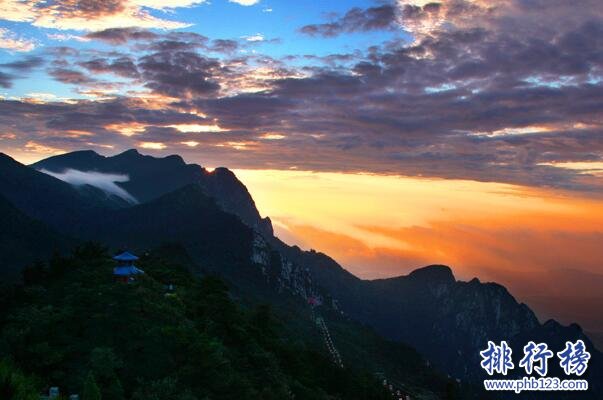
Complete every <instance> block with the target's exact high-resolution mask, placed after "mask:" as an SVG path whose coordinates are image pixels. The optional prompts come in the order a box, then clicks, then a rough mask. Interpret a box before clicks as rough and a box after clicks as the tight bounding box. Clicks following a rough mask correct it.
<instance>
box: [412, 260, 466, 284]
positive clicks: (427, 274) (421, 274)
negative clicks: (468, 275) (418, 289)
mask: <svg viewBox="0 0 603 400" xmlns="http://www.w3.org/2000/svg"><path fill="white" fill-rule="evenodd" d="M408 277H409V278H411V279H413V280H417V281H421V282H425V283H446V284H452V283H454V282H456V279H455V278H454V274H453V273H452V269H450V267H448V266H446V265H428V266H427V267H423V268H419V269H416V270H414V271H412V272H411V273H410V274H408Z"/></svg>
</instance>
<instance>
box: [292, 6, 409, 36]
mask: <svg viewBox="0 0 603 400" xmlns="http://www.w3.org/2000/svg"><path fill="white" fill-rule="evenodd" d="M396 12H397V8H396V7H395V6H393V5H390V4H386V5H382V6H379V7H371V8H367V9H361V8H353V9H351V10H350V11H348V12H347V13H346V14H345V15H344V16H342V17H339V18H337V19H335V20H333V21H331V22H328V23H325V24H314V25H306V26H304V27H302V28H301V29H300V32H302V33H304V34H306V35H310V36H323V37H334V36H338V35H340V34H342V33H350V32H366V31H372V30H384V29H391V28H392V27H393V24H394V22H395V21H396Z"/></svg>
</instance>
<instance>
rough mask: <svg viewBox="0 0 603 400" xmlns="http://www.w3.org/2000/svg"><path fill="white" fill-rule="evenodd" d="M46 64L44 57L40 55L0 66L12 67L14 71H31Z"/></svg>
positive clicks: (0, 66) (0, 65)
mask: <svg viewBox="0 0 603 400" xmlns="http://www.w3.org/2000/svg"><path fill="white" fill-rule="evenodd" d="M43 64H44V59H43V58H42V57H39V56H29V57H25V58H22V59H20V60H17V61H12V62H9V63H4V64H0V68H10V69H12V70H13V71H18V72H29V71H31V70H33V69H35V68H37V67H39V66H41V65H43Z"/></svg>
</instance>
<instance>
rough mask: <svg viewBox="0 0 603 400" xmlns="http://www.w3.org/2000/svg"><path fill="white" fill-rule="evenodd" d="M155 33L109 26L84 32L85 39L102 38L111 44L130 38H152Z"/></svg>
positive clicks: (154, 36) (121, 42)
mask: <svg viewBox="0 0 603 400" xmlns="http://www.w3.org/2000/svg"><path fill="white" fill-rule="evenodd" d="M157 36H158V35H157V34H155V33H153V32H150V31H147V30H144V29H138V28H110V29H105V30H102V31H97V32H90V33H88V34H86V36H85V38H86V39H96V40H102V41H104V42H107V43H111V44H124V43H127V42H129V41H131V40H152V39H155V38H157Z"/></svg>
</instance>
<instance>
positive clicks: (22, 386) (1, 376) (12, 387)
mask: <svg viewBox="0 0 603 400" xmlns="http://www.w3.org/2000/svg"><path fill="white" fill-rule="evenodd" d="M38 398H39V395H38V392H37V390H36V386H35V383H34V381H33V380H32V379H31V378H28V377H26V376H25V375H23V374H22V373H21V371H19V370H18V369H16V368H15V367H14V366H13V364H12V363H11V362H9V361H7V360H3V361H0V399H12V400H38Z"/></svg>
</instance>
